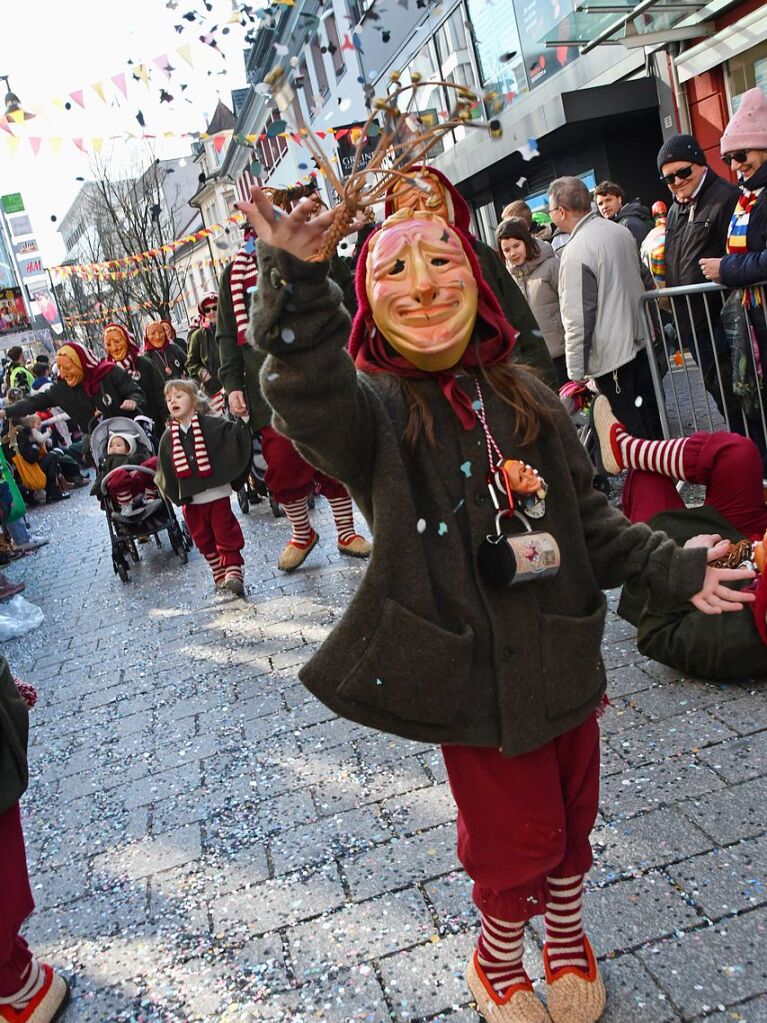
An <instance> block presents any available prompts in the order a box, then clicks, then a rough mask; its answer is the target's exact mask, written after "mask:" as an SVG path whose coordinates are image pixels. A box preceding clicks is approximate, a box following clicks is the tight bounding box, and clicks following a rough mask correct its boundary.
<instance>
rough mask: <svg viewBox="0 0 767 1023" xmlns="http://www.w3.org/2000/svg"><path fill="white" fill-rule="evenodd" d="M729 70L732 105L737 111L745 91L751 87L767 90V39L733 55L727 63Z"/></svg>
mask: <svg viewBox="0 0 767 1023" xmlns="http://www.w3.org/2000/svg"><path fill="white" fill-rule="evenodd" d="M727 72H728V74H727V79H728V82H729V87H730V88H729V91H730V107H731V109H732V112H733V113H735V111H736V110H737V109H738V107H739V106H740V100H741V98H742V96H743V93H744V92H748V90H749V89H762V90H763V91H764V92H767V40H765V42H762V43H757V45H756V46H752V47H751V49H750V50H745V51H744V52H743V53H739V54H738V56H737V57H733V58H732V59H731V60H730V61H729V62H728V64H727Z"/></svg>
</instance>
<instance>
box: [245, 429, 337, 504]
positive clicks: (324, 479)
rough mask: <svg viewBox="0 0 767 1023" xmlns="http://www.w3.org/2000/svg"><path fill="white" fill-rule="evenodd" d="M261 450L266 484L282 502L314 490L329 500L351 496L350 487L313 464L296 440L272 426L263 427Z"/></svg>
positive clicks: (298, 498) (287, 501)
mask: <svg viewBox="0 0 767 1023" xmlns="http://www.w3.org/2000/svg"><path fill="white" fill-rule="evenodd" d="M261 453H262V454H263V456H264V461H265V462H266V475H265V482H266V485H267V487H268V488H269V491H270V493H271V495H272V497H273V498H274V500H275V501H277V502H278V503H279V504H290V503H291V502H292V501H300V500H301V498H302V497H308V496H309V494H311V493H317V494H322V495H323V496H324V497H327V498H328V500H335V498H337V497H347V496H348V495H347V491H346V487H344V486H343V485H342V484H341V483H339V482H338V480H334V479H331V477H330V476H326V475H325V474H324V473H322V472H320V471H319V470H318V469H315V468H313V466H311V465H309V463H308V462H307V461H306V460H305V459H303V458H302V457H301V456H300V455H299V453H298V452H297V451H296V449H295V446H294V444H293V441H292V440H288V438H287V437H283V436H282V434H281V433H277V431H276V430H275V429H274V427H272V426H265V427H264V428H263V430H261Z"/></svg>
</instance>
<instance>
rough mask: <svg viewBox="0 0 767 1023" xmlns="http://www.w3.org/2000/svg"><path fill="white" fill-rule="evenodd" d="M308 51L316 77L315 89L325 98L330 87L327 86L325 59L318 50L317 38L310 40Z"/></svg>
mask: <svg viewBox="0 0 767 1023" xmlns="http://www.w3.org/2000/svg"><path fill="white" fill-rule="evenodd" d="M310 50H311V51H312V63H313V64H314V73H315V74H316V75H317V87H318V89H319V90H320V93H321V94H322V96H323V97H325V96H327V95H328V93H329V92H330V86H329V85H328V76H327V73H326V72H325V58H324V57H323V55H322V51H321V50H320V41H319V39H318V38H317V36H315V37H314V39H312V42H311V46H310Z"/></svg>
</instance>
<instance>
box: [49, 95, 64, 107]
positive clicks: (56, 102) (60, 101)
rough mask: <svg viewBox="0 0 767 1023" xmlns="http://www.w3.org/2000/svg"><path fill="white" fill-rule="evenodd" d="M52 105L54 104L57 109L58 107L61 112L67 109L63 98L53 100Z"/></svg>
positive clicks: (58, 97)
mask: <svg viewBox="0 0 767 1023" xmlns="http://www.w3.org/2000/svg"><path fill="white" fill-rule="evenodd" d="M51 103H53V105H54V106H55V107H58V108H59V110H64V109H65V107H64V100H63V99H62V98H61V96H57V97H56V98H55V99H52V100H51Z"/></svg>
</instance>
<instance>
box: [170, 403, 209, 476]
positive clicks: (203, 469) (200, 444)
mask: <svg viewBox="0 0 767 1023" xmlns="http://www.w3.org/2000/svg"><path fill="white" fill-rule="evenodd" d="M189 429H190V430H191V431H192V440H193V441H194V460H195V463H196V465H197V475H198V476H203V477H205V476H211V475H212V473H213V466H212V465H211V464H210V459H209V458H208V449H207V448H206V447H205V438H204V437H203V435H202V427H201V426H200V417H199V416H198V415H197V413H195V414H194V415H193V416H192V421H191V423H190V424H189ZM170 436H171V441H172V447H171V458H172V460H173V468H174V469H175V471H176V475H177V476H178V477H179V479H186V478H187V477H188V476H191V475H192V467H191V465H190V464H189V459H188V458H187V457H186V451H184V446H183V444H182V443H181V427H180V425H179V424H178V423H177V422H176V420H175V419H173V420H172V421H171V424H170Z"/></svg>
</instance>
